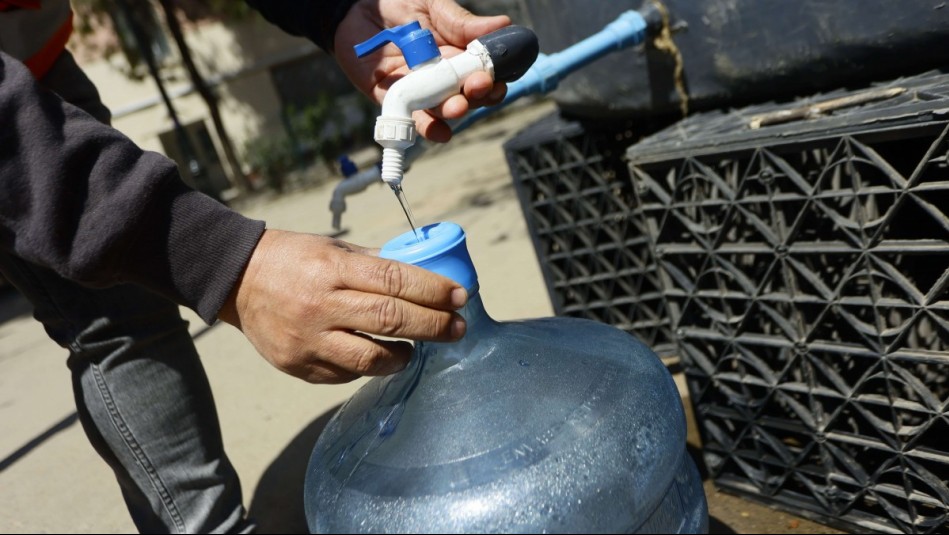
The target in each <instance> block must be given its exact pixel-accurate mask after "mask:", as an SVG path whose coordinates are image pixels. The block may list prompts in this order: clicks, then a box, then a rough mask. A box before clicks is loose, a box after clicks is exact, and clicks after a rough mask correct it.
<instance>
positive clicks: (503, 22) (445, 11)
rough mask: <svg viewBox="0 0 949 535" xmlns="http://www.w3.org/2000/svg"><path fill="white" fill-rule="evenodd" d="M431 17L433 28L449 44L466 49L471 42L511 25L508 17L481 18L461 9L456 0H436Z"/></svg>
mask: <svg viewBox="0 0 949 535" xmlns="http://www.w3.org/2000/svg"><path fill="white" fill-rule="evenodd" d="M429 16H430V17H431V19H432V26H433V27H434V29H435V30H436V31H438V33H439V34H441V35H442V36H443V37H444V38H445V40H446V41H447V42H448V44H451V45H454V46H457V47H459V48H464V47H465V46H467V45H468V43H469V42H471V41H473V40H475V39H477V38H478V37H481V36H482V35H484V34H486V33H491V32H493V31H495V30H500V29H501V28H503V27H505V26H508V25H510V24H511V19H510V18H509V17H508V16H507V15H497V16H493V17H479V16H477V15H474V14H473V13H471V12H470V11H468V10H467V9H465V8H463V7H461V6H460V5H458V4H457V3H455V2H454V0H434V1H433V2H432V6H431V10H430V11H429Z"/></svg>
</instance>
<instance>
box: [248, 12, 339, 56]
mask: <svg viewBox="0 0 949 535" xmlns="http://www.w3.org/2000/svg"><path fill="white" fill-rule="evenodd" d="M245 1H246V2H247V4H248V5H250V6H251V7H253V8H254V9H256V10H257V11H259V12H260V14H261V15H263V16H264V18H265V19H267V20H269V21H270V22H272V23H273V24H275V25H277V26H279V27H280V28H281V29H283V31H285V32H287V33H289V34H291V35H297V36H300V37H306V38H307V39H310V40H311V41H313V42H314V43H316V44H317V45H318V46H319V47H320V48H322V49H323V50H325V51H327V52H332V51H333V39H334V37H335V36H336V27H337V26H339V23H340V22H342V20H343V17H345V16H346V13H347V12H348V11H349V8H350V7H352V5H353V4H355V3H356V0H245Z"/></svg>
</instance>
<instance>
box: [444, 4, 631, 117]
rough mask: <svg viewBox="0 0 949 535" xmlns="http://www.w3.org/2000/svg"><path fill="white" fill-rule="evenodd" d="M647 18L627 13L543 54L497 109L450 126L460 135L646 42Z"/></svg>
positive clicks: (481, 111)
mask: <svg viewBox="0 0 949 535" xmlns="http://www.w3.org/2000/svg"><path fill="white" fill-rule="evenodd" d="M647 26H648V24H647V22H646V19H645V18H644V17H643V15H642V14H640V13H639V12H637V11H632V10H630V11H626V12H625V13H623V14H621V15H620V16H619V17H617V18H616V20H614V21H613V22H611V23H609V24H607V25H606V26H605V27H604V28H603V29H602V30H600V31H599V32H597V33H595V34H593V35H591V36H590V37H587V38H586V39H584V40H582V41H580V42H579V43H576V44H574V45H572V46H570V47H568V48H565V49H563V50H561V51H560V52H556V53H554V54H550V55H547V54H540V55H538V56H537V60H536V61H535V62H534V64H533V65H532V66H531V68H530V69H528V70H527V72H525V73H524V75H523V76H522V77H521V78H520V79H518V80H517V81H515V82H511V83H509V84H507V95H506V96H505V97H504V100H503V101H502V102H501V103H500V104H497V105H495V106H491V107H485V108H479V109H477V110H475V111H473V112H471V113H469V114H468V115H465V116H464V117H462V118H461V119H459V120H458V121H457V122H453V123H449V124H450V125H451V127H452V132H454V133H458V132H461V131H462V130H464V129H466V128H468V127H469V126H471V125H472V124H474V122H475V121H478V120H480V119H483V118H484V117H486V116H487V115H490V114H492V113H494V112H496V111H498V110H500V109H501V108H504V107H505V106H507V105H508V104H510V103H512V102H514V101H515V100H517V99H519V98H521V97H525V96H527V95H533V94H535V93H541V94H543V93H549V92H551V91H553V90H554V89H556V88H557V85H558V84H559V83H560V80H562V79H563V78H565V77H566V76H567V75H569V74H570V73H572V72H574V71H576V70H578V69H580V68H581V67H583V66H585V65H587V64H589V63H592V62H594V61H596V60H598V59H600V58H601V57H603V56H605V55H606V54H609V53H611V52H615V51H617V50H622V49H624V48H627V47H631V46H635V45H638V44H639V43H642V42H643V41H644V40H645V39H646V32H647Z"/></svg>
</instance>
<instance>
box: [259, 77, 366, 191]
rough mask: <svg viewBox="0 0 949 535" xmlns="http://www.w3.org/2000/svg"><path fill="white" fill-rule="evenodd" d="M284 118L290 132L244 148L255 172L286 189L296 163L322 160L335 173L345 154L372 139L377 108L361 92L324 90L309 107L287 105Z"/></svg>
mask: <svg viewBox="0 0 949 535" xmlns="http://www.w3.org/2000/svg"><path fill="white" fill-rule="evenodd" d="M352 97H355V98H352ZM347 107H348V108H350V116H352V115H360V116H361V120H357V121H350V120H348V119H347V114H346V113H345V112H344V109H346V108H347ZM282 117H283V120H284V127H285V131H286V135H284V136H278V137H274V136H261V137H258V138H257V139H254V140H252V141H250V142H249V143H247V144H246V145H245V147H244V151H245V154H246V157H247V161H248V163H249V164H250V166H251V168H252V169H253V171H254V172H256V173H259V174H260V175H261V176H262V177H263V179H264V181H265V183H266V184H267V185H268V186H269V187H271V188H273V189H275V190H277V191H282V190H283V189H284V187H285V185H286V176H287V174H288V173H289V172H290V171H292V170H294V169H295V168H303V167H306V166H311V165H314V164H319V163H322V164H323V165H324V166H325V168H326V171H328V174H333V173H335V172H336V169H335V167H334V166H335V162H336V159H337V158H338V157H339V155H340V154H342V153H344V152H345V151H348V150H352V149H353V148H354V147H360V146H365V145H366V144H368V143H372V142H373V141H372V127H373V123H374V122H375V118H376V109H375V106H374V105H373V104H372V103H371V102H369V101H368V99H366V98H365V97H362V96H361V95H352V96H351V97H346V96H343V97H339V96H337V97H334V96H333V95H332V94H331V93H328V92H322V93H320V94H318V95H317V96H316V98H315V99H314V101H313V103H312V104H310V105H308V106H305V107H303V108H300V109H297V108H295V107H294V106H287V107H286V108H285V109H284V112H283V114H282ZM310 180H313V177H312V176H311V177H310Z"/></svg>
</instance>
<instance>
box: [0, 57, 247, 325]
mask: <svg viewBox="0 0 949 535" xmlns="http://www.w3.org/2000/svg"><path fill="white" fill-rule="evenodd" d="M263 230H264V224H263V222H260V221H253V220H250V219H247V218H245V217H243V216H241V215H240V214H238V213H236V212H234V211H232V210H230V209H229V208H227V207H225V206H223V205H221V204H219V203H217V202H215V201H214V200H212V199H211V198H209V197H207V196H205V195H203V194H201V193H198V192H196V191H193V190H191V189H189V188H188V187H187V186H186V185H185V184H184V183H183V182H182V181H181V179H180V177H179V175H178V171H177V168H176V167H175V165H174V163H172V162H171V160H169V159H167V158H165V157H164V156H161V155H159V154H157V153H154V152H146V151H143V150H141V149H140V148H138V147H137V146H136V145H135V144H134V143H133V142H132V141H131V140H129V139H128V138H126V137H125V136H123V135H122V134H120V133H119V132H118V131H117V130H115V129H113V128H111V127H108V126H105V125H103V124H101V123H99V122H98V121H96V120H95V119H94V118H92V116H90V115H88V114H86V113H85V112H83V111H81V110H79V109H78V108H76V107H74V106H71V105H70V104H67V103H65V102H63V101H62V100H61V99H60V98H59V97H58V96H56V95H55V94H54V93H52V92H50V91H48V90H46V89H43V88H41V87H40V86H39V85H38V84H37V83H36V81H35V80H34V79H33V76H32V74H30V71H29V70H27V69H26V67H25V66H24V65H23V64H22V63H20V62H18V61H17V60H15V59H13V58H11V57H10V56H8V55H5V54H3V53H0V249H2V250H4V251H6V252H9V253H12V254H15V255H17V256H19V257H20V258H23V259H24V260H27V261H30V262H33V263H35V264H39V265H42V266H46V267H49V268H51V269H53V270H54V271H56V272H57V273H59V274H60V275H62V276H63V277H66V278H68V279H71V280H74V281H76V282H78V283H80V284H83V285H86V286H92V287H104V286H111V285H114V284H118V283H125V282H132V283H138V284H141V285H142V286H145V287H147V288H149V289H151V290H153V291H155V292H158V293H160V294H162V295H165V296H166V297H168V298H170V299H172V300H173V301H175V302H177V303H180V304H183V305H185V306H188V307H190V308H192V309H194V310H195V311H197V312H198V314H200V315H201V317H202V318H203V319H204V320H205V321H207V322H208V323H211V322H213V321H214V320H215V319H216V316H217V313H218V311H219V310H220V308H221V306H222V305H223V303H224V301H225V299H226V298H227V296H228V294H229V293H230V290H231V288H232V287H233V285H234V283H235V282H236V281H237V279H238V277H239V276H240V274H241V272H242V271H243V269H244V267H245V265H246V263H247V261H248V259H249V258H250V254H251V252H252V251H253V249H254V247H256V244H257V242H258V241H259V239H260V236H261V234H262V233H263Z"/></svg>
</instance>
